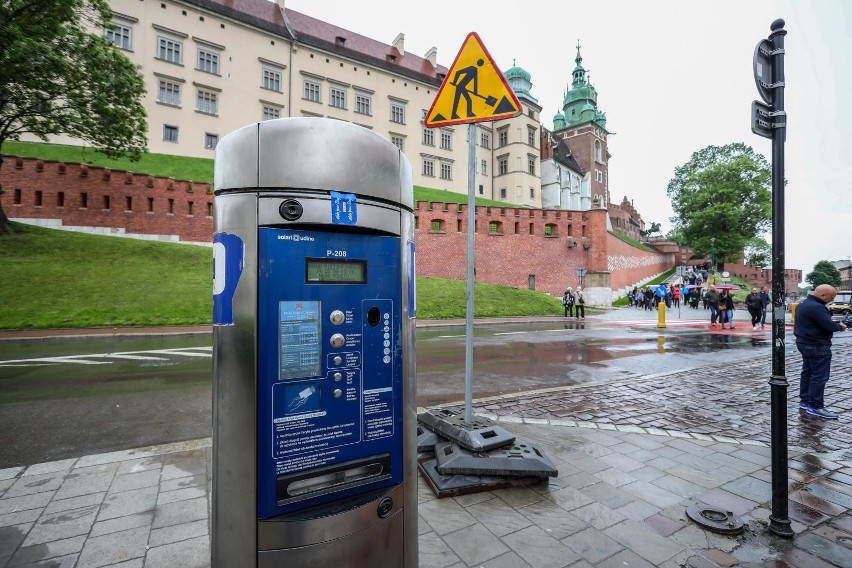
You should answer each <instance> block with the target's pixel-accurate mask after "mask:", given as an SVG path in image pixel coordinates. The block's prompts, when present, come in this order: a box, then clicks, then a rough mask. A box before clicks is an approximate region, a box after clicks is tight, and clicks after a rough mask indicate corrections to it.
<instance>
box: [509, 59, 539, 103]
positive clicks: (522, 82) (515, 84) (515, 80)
mask: <svg viewBox="0 0 852 568" xmlns="http://www.w3.org/2000/svg"><path fill="white" fill-rule="evenodd" d="M503 76H504V77H506V82H507V83H508V84H509V86H510V87H512V90H513V91H515V94H516V95H517V96H518V97H524V98H525V99H527V100H528V101H531V102H533V103H535V104H538V99H536V98H535V97H534V96H532V93H530V89H531V88H532V81H530V78H531V75H530V74H529V72H527V71H526V70H525V69H522V68H521V67H518V66H517V65H515V62H514V61H512V67H511V68H510V69H509V70H508V71H506V72H505V73H503Z"/></svg>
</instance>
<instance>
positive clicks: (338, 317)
mask: <svg viewBox="0 0 852 568" xmlns="http://www.w3.org/2000/svg"><path fill="white" fill-rule="evenodd" d="M328 319H330V320H331V323H333V324H334V325H340V324H342V323H343V320H345V319H346V316H345V315H343V312H341V311H340V310H334V311H333V312H331V314H329V316H328Z"/></svg>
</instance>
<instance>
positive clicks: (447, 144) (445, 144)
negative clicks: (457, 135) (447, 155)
mask: <svg viewBox="0 0 852 568" xmlns="http://www.w3.org/2000/svg"><path fill="white" fill-rule="evenodd" d="M441 148H442V149H444V150H452V149H453V134H452V132H447V131H446V130H442V131H441Z"/></svg>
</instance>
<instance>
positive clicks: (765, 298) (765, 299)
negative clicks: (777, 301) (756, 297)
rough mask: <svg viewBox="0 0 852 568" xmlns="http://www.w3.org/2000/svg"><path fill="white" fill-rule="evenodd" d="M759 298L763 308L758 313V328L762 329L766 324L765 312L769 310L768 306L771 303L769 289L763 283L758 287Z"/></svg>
mask: <svg viewBox="0 0 852 568" xmlns="http://www.w3.org/2000/svg"><path fill="white" fill-rule="evenodd" d="M760 299H761V302H762V303H763V309H762V310H761V314H760V329H763V328H764V327H765V326H766V312H767V310H769V306H771V305H772V298H771V297H770V296H769V290H768V289H767V288H766V286H765V285H764V286H761V287H760Z"/></svg>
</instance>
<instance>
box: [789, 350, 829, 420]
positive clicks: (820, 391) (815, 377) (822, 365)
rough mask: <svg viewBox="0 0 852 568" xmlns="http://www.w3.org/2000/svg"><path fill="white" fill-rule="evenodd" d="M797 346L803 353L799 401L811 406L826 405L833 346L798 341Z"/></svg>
mask: <svg viewBox="0 0 852 568" xmlns="http://www.w3.org/2000/svg"><path fill="white" fill-rule="evenodd" d="M796 348H797V349H798V350H799V353H801V354H802V376H801V380H800V383H799V402H804V403H805V404H807V405H808V406H810V407H811V408H822V407H824V406H825V400H824V399H823V395H824V393H825V384H826V383H827V382H828V376H829V373H830V371H831V347H829V346H827V345H803V344H801V343H796Z"/></svg>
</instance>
